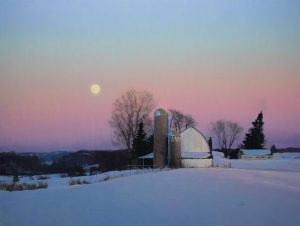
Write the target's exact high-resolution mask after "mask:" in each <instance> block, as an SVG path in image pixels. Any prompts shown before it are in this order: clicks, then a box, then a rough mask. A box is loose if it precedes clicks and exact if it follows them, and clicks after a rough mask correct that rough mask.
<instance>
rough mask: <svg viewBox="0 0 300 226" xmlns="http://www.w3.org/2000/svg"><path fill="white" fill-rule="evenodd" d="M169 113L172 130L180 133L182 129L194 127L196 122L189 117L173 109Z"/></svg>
mask: <svg viewBox="0 0 300 226" xmlns="http://www.w3.org/2000/svg"><path fill="white" fill-rule="evenodd" d="M169 112H170V113H171V122H170V125H171V128H172V129H173V130H175V131H177V132H179V133H180V132H181V131H182V130H183V129H186V128H188V127H191V126H192V127H195V126H196V121H195V119H194V118H193V117H192V116H191V115H185V114H183V113H182V112H180V111H178V110H175V109H169Z"/></svg>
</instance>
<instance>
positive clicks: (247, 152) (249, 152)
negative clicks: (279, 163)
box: [241, 149, 272, 156]
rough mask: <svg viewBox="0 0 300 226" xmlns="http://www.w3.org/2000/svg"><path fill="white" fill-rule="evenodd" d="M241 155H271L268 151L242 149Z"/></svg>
mask: <svg viewBox="0 0 300 226" xmlns="http://www.w3.org/2000/svg"><path fill="white" fill-rule="evenodd" d="M241 151H242V154H243V155H250V156H254V155H271V154H272V153H271V150H270V149H242V150H241Z"/></svg>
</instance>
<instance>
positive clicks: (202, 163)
mask: <svg viewBox="0 0 300 226" xmlns="http://www.w3.org/2000/svg"><path fill="white" fill-rule="evenodd" d="M212 163H213V161H212V159H182V160H181V164H182V167H183V168H207V167H212Z"/></svg>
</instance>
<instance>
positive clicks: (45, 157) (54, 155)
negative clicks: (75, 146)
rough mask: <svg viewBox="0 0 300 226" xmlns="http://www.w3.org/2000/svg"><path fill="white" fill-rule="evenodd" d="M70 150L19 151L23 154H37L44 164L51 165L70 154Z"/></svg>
mask: <svg viewBox="0 0 300 226" xmlns="http://www.w3.org/2000/svg"><path fill="white" fill-rule="evenodd" d="M70 153H72V152H70V151H55V152H25V153H17V154H18V155H21V156H37V157H38V159H39V160H40V162H41V163H42V164H47V165H51V164H52V163H53V162H54V161H56V160H58V159H60V158H62V157H63V156H65V155H68V154H70Z"/></svg>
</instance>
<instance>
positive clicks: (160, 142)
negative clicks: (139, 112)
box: [153, 108, 169, 168]
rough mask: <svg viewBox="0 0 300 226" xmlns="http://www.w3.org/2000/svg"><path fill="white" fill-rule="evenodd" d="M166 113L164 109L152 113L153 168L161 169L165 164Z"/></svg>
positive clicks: (166, 147) (166, 153)
mask: <svg viewBox="0 0 300 226" xmlns="http://www.w3.org/2000/svg"><path fill="white" fill-rule="evenodd" d="M168 128H169V122H168V113H167V112H166V111H165V110H164V109H161V108H160V109H158V110H156V111H155V112H154V146H153V155H154V156H153V167H154V168H163V167H165V165H166V164H167V155H168V132H169V129H168Z"/></svg>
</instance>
